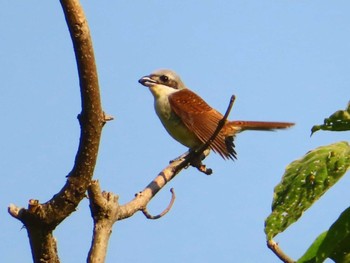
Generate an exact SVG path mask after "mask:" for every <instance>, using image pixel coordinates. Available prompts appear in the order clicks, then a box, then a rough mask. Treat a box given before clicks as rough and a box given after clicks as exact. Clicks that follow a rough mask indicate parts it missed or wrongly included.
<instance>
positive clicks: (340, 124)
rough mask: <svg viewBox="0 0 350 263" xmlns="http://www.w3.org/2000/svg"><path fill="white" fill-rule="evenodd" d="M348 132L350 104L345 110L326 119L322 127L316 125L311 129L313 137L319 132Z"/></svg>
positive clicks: (349, 127)
mask: <svg viewBox="0 0 350 263" xmlns="http://www.w3.org/2000/svg"><path fill="white" fill-rule="evenodd" d="M318 130H324V131H348V130H350V102H349V103H348V106H347V108H346V109H345V110H339V111H337V112H335V113H333V114H332V115H331V116H329V117H328V118H326V119H324V121H323V124H322V125H315V126H313V127H312V129H311V135H312V134H313V133H314V132H316V131H318Z"/></svg>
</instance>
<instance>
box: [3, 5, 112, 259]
mask: <svg viewBox="0 0 350 263" xmlns="http://www.w3.org/2000/svg"><path fill="white" fill-rule="evenodd" d="M61 5H62V8H63V11H64V14H65V18H66V21H67V25H68V28H69V32H70V35H71V38H72V42H73V46H74V51H75V56H76V61H77V67H78V72H79V81H80V92H81V99H82V101H81V104H82V111H81V114H79V116H78V119H79V122H80V126H81V134H80V143H79V148H78V151H77V154H76V157H75V163H74V167H73V168H72V170H71V172H70V173H69V175H68V178H67V181H66V184H65V185H64V186H63V188H62V189H61V190H60V191H59V192H58V193H57V194H55V195H54V197H53V198H52V199H51V200H49V201H47V202H46V203H43V204H40V203H39V201H35V202H33V200H31V201H30V202H29V205H28V209H24V208H22V209H18V208H16V207H15V206H14V205H12V206H10V207H9V213H10V214H11V215H12V216H14V217H16V218H17V219H19V220H20V221H21V222H22V223H23V224H24V225H25V228H26V229H27V231H28V236H29V239H30V244H31V249H32V254H33V260H34V262H59V259H58V255H57V249H56V241H55V239H54V238H53V236H52V231H53V230H54V229H55V228H56V226H57V225H58V224H59V223H60V222H62V221H63V220H64V219H65V218H66V217H67V216H69V215H70V214H71V213H72V212H74V211H75V210H76V207H77V206H78V204H79V202H80V201H81V200H82V199H83V198H84V197H85V193H86V190H87V188H88V186H89V184H90V181H91V178H92V176H93V172H94V168H95V164H96V159H97V154H98V149H99V143H100V137H101V131H102V127H103V125H104V123H105V121H106V117H105V116H104V113H103V111H102V107H101V101H100V94H99V85H98V77H97V70H96V65H95V57H94V52H93V46H92V41H91V37H90V30H89V27H88V23H87V21H86V18H85V14H84V12H83V9H82V7H81V6H80V3H79V1H78V0H61Z"/></svg>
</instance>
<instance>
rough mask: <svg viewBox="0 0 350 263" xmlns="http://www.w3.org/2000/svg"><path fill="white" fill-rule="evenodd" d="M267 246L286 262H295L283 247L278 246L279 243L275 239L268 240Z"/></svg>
mask: <svg viewBox="0 0 350 263" xmlns="http://www.w3.org/2000/svg"><path fill="white" fill-rule="evenodd" d="M267 247H268V248H269V249H271V250H272V252H273V253H275V255H276V256H277V257H278V258H279V259H280V260H281V261H283V262H284V263H295V261H294V260H293V259H291V258H290V257H288V256H287V255H286V254H285V253H284V252H283V251H282V249H280V247H279V246H278V244H277V243H276V242H275V241H274V240H272V239H271V240H268V241H267Z"/></svg>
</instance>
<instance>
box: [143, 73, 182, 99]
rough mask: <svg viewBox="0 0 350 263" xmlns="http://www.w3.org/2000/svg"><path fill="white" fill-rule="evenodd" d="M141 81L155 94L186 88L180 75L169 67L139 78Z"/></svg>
mask: <svg viewBox="0 0 350 263" xmlns="http://www.w3.org/2000/svg"><path fill="white" fill-rule="evenodd" d="M139 83H141V84H142V85H144V86H146V87H149V88H150V90H151V92H152V93H153V95H156V94H158V93H159V92H166V93H173V92H176V91H177V90H181V89H185V88H186V86H185V85H184V83H183V82H182V80H181V79H180V77H179V76H178V75H177V74H176V73H175V72H174V71H172V70H169V69H160V70H156V71H154V72H152V73H151V74H150V75H147V76H144V77H142V78H141V79H139Z"/></svg>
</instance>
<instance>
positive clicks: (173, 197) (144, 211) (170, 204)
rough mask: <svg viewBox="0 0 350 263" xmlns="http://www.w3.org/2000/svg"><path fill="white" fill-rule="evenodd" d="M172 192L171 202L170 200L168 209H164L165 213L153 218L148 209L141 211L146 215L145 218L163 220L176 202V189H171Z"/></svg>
mask: <svg viewBox="0 0 350 263" xmlns="http://www.w3.org/2000/svg"><path fill="white" fill-rule="evenodd" d="M170 192H171V200H170V203H169V205H168V206H167V208H165V209H164V211H163V212H161V213H160V214H159V215H156V216H152V215H151V214H150V213H149V212H148V211H147V207H145V208H143V209H141V212H142V213H143V214H144V215H145V217H146V218H147V219H159V218H161V217H162V216H164V215H165V214H167V213H168V212H169V211H170V209H171V208H172V206H173V204H174V202H175V198H176V196H175V192H174V188H171V189H170Z"/></svg>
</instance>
